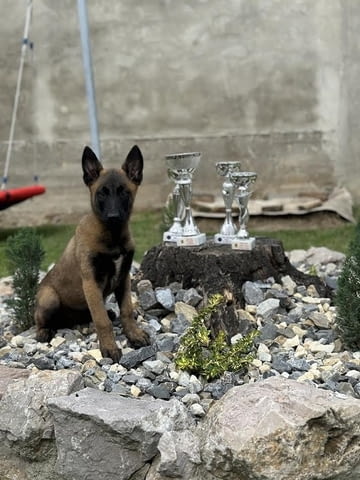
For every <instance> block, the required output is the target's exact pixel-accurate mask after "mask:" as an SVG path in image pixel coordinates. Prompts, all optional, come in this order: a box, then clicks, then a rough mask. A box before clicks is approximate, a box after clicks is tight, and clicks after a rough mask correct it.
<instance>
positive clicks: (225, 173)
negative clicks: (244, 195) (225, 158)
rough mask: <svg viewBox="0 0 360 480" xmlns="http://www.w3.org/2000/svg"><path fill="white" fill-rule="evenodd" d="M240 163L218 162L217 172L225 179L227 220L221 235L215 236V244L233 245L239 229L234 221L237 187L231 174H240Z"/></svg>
mask: <svg viewBox="0 0 360 480" xmlns="http://www.w3.org/2000/svg"><path fill="white" fill-rule="evenodd" d="M240 168H241V163H240V162H218V163H217V164H216V172H217V174H218V175H220V176H221V177H225V178H224V182H223V184H222V190H221V193H222V196H223V199H224V204H225V220H224V223H223V225H222V227H221V229H220V232H219V233H216V234H215V236H214V242H215V243H219V244H231V243H232V241H233V240H234V239H235V236H236V231H237V228H236V226H235V224H234V222H233V219H232V204H233V201H234V193H235V186H234V184H233V183H232V182H231V180H230V174H231V173H234V172H239V171H240Z"/></svg>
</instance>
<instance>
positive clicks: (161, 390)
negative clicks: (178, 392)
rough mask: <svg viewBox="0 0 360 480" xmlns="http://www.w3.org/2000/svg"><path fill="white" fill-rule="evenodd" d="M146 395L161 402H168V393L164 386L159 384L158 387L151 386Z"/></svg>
mask: <svg viewBox="0 0 360 480" xmlns="http://www.w3.org/2000/svg"><path fill="white" fill-rule="evenodd" d="M146 393H149V394H150V395H152V396H153V397H155V398H162V399H163V400H169V398H170V396H171V395H170V391H169V390H168V389H167V388H166V386H165V385H164V384H163V383H161V384H160V385H151V386H150V387H149V388H148V389H147V390H146Z"/></svg>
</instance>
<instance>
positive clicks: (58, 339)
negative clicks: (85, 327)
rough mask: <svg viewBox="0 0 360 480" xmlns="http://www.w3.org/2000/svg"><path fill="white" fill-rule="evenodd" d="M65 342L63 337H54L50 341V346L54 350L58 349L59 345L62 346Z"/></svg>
mask: <svg viewBox="0 0 360 480" xmlns="http://www.w3.org/2000/svg"><path fill="white" fill-rule="evenodd" d="M65 342H66V340H65V338H63V337H54V338H53V339H52V340H51V341H50V345H51V346H52V347H54V348H58V347H60V345H62V344H63V343H65Z"/></svg>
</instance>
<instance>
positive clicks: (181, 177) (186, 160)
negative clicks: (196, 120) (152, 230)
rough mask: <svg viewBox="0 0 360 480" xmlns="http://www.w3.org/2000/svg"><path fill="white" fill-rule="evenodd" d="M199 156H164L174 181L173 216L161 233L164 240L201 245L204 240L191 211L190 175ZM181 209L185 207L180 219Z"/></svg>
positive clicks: (186, 154) (169, 173) (193, 153)
mask: <svg viewBox="0 0 360 480" xmlns="http://www.w3.org/2000/svg"><path fill="white" fill-rule="evenodd" d="M200 158H201V153H200V152H192V153H175V154H171V155H166V157H165V161H166V165H167V168H168V175H169V178H171V179H172V180H173V181H174V182H175V187H174V191H173V194H172V195H173V203H174V208H175V216H174V221H173V224H172V226H171V227H170V229H169V230H168V231H167V232H165V233H164V235H163V240H164V242H172V243H176V244H177V245H180V246H194V245H202V244H203V243H205V242H206V235H205V234H204V233H200V231H199V229H198V227H197V226H196V225H195V222H194V219H193V216H192V211H191V199H192V176H193V173H194V171H195V170H196V168H197V166H198V165H199V162H200ZM174 200H175V202H174ZM182 209H185V213H184V218H183V220H181V211H182Z"/></svg>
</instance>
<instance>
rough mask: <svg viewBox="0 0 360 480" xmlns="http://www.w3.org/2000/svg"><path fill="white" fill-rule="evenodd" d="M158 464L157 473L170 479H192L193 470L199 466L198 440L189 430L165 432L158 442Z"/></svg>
mask: <svg viewBox="0 0 360 480" xmlns="http://www.w3.org/2000/svg"><path fill="white" fill-rule="evenodd" d="M158 448H159V451H160V462H159V464H158V466H157V471H158V472H159V473H160V474H162V475H165V476H166V477H170V478H174V477H175V478H183V479H189V480H190V479H191V478H193V475H194V473H193V468H194V466H196V465H200V463H201V457H200V448H199V444H198V439H197V438H196V437H195V436H194V434H193V433H192V432H190V431H189V430H185V431H183V432H165V433H164V434H163V435H162V437H161V438H160V441H159V446H158Z"/></svg>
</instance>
